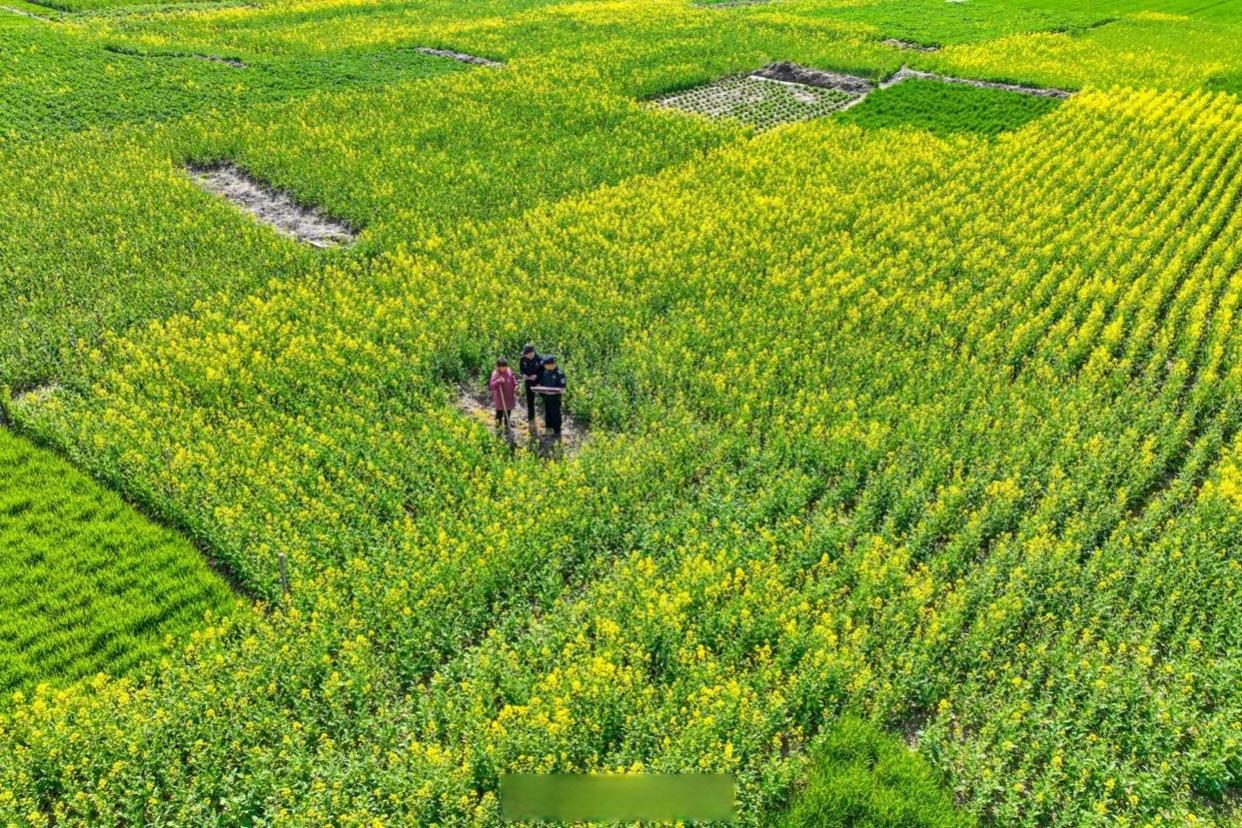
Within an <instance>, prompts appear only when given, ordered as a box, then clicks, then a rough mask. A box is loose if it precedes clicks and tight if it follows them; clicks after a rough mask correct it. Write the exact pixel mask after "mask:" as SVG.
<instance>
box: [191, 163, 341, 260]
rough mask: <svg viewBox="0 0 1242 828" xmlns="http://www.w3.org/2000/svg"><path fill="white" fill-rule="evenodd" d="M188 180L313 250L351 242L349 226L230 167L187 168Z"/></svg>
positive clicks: (223, 165) (227, 165) (224, 165)
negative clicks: (312, 247)
mask: <svg viewBox="0 0 1242 828" xmlns="http://www.w3.org/2000/svg"><path fill="white" fill-rule="evenodd" d="M187 171H188V172H189V174H190V177H191V178H193V179H194V181H195V182H196V183H197V184H198V185H199V186H200V187H202V188H203V189H204V190H207V191H208V192H210V193H214V194H215V195H218V196H222V197H224V198H226V199H228V200H229V201H231V202H233V203H234V204H236V205H237V206H238V207H240V208H241V209H243V210H245V211H246V212H248V213H250V214H252V215H253V216H254V217H255V218H256V219H258V220H259V221H261V222H263V223H264V224H268V225H271V226H272V227H274V228H275V229H276V230H278V231H279V232H281V233H283V234H285V235H286V236H292V237H293V238H295V239H297V240H299V241H303V242H306V243H307V244H309V245H312V246H314V247H333V246H335V245H338V244H344V243H348V242H351V241H353V239H354V233H353V230H351V229H350V227H349V225H347V224H345V223H344V222H342V221H338V220H336V219H333V218H329V217H328V216H325V215H323V214H322V213H320V212H319V211H318V210H314V209H310V208H307V207H304V206H302V205H301V204H298V203H297V202H296V201H294V200H293V198H292V197H290V196H289V194H288V193H284V192H281V191H280V190H275V189H272V188H271V187H267V186H265V185H263V184H261V183H259V182H258V181H255V180H254V179H253V178H251V177H250V176H248V175H247V174H246V173H245V172H243V171H242V170H241V169H239V168H238V167H236V166H234V165H232V164H222V165H218V166H213V167H188V168H187Z"/></svg>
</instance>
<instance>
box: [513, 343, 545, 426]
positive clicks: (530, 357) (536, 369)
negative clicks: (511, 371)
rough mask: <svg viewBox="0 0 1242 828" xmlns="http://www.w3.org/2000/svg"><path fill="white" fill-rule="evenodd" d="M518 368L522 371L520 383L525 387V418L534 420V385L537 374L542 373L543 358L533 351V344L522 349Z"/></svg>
mask: <svg viewBox="0 0 1242 828" xmlns="http://www.w3.org/2000/svg"><path fill="white" fill-rule="evenodd" d="M519 368H520V369H521V371H522V385H523V386H524V387H525V388H526V419H527V420H529V421H531V422H534V420H535V386H536V385H538V384H539V376H540V374H542V373H543V359H542V358H541V357H540V356H539V354H537V353H535V346H534V345H529V344H528V345H527V346H526V347H525V348H523V349H522V359H521V364H520V365H519Z"/></svg>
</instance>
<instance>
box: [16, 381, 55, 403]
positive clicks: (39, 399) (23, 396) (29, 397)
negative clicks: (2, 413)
mask: <svg viewBox="0 0 1242 828" xmlns="http://www.w3.org/2000/svg"><path fill="white" fill-rule="evenodd" d="M60 387H61V386H60V383H59V382H56V381H54V380H50V381H48V382H44V383H41V384H39V385H35V386H32V387H30V388H23V389H21V390H19V391H15V392H14V393H13V402H15V403H22V404H27V403H30V404H33V405H39V404H40V403H44V402H47V401H48V400H49V399H51V398H52V397H54V396H55V395H56V394H57V393H58V392H59V391H60Z"/></svg>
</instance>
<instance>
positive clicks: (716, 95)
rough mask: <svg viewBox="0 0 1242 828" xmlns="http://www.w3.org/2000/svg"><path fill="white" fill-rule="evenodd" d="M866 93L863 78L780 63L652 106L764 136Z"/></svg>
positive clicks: (664, 98)
mask: <svg viewBox="0 0 1242 828" xmlns="http://www.w3.org/2000/svg"><path fill="white" fill-rule="evenodd" d="M870 89H871V84H869V83H868V82H867V81H865V80H863V79H862V78H854V77H850V76H848V75H837V74H832V73H828V72H817V71H815V70H810V69H805V68H804V67H800V66H794V65H793V64H789V63H782V64H774V65H773V66H769V67H766V68H764V69H761V70H759V71H757V72H753V73H751V74H749V75H737V76H734V77H729V78H722V79H721V80H718V81H716V82H715V83H710V84H707V85H705V86H699V87H695V88H693V89H687V90H685V91H681V92H674V93H672V94H669V95H664V96H661V97H659V98H656V99H655V103H656V105H657V106H661V107H666V108H669V109H679V110H682V111H685V112H693V113H696V114H699V115H706V116H709V117H713V118H730V119H733V120H737V121H741V122H742V123H745V124H749V125H751V126H753V127H756V128H758V129H760V130H763V129H771V128H772V127H775V126H779V125H780V124H787V123H795V122H797V121H806V120H809V119H811V118H820V117H823V116H825V115H829V114H831V113H833V112H835V111H837V110H838V109H841V108H842V107H844V106H845V105H847V104H849V103H850V102H851V101H855V100H857V99H858V98H860V97H861V96H862V95H865V94H866V93H867V91H869V90H870Z"/></svg>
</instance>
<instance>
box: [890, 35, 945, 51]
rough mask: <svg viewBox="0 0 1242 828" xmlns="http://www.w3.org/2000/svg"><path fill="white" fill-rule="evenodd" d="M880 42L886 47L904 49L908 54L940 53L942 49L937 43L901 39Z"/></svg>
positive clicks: (893, 38) (894, 38)
mask: <svg viewBox="0 0 1242 828" xmlns="http://www.w3.org/2000/svg"><path fill="white" fill-rule="evenodd" d="M880 42H881V43H882V44H884V45H885V46H892V47H893V48H894V49H904V50H905V51H907V52H939V51H940V49H941V48H942V47H941V46H938V45H937V44H935V43H915V42H914V41H913V40H902V39H901V38H899V37H890V38H888V39H887V40H881V41H880Z"/></svg>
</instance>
